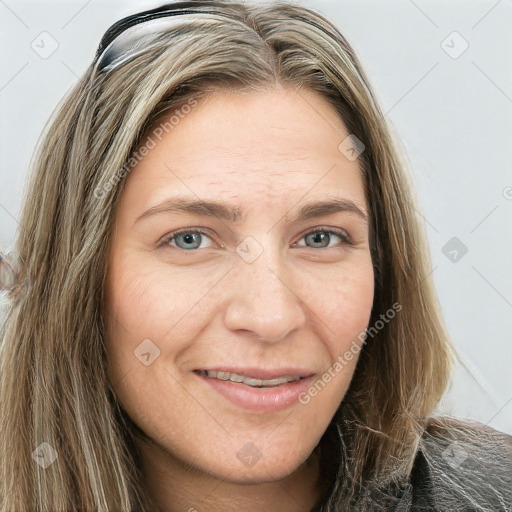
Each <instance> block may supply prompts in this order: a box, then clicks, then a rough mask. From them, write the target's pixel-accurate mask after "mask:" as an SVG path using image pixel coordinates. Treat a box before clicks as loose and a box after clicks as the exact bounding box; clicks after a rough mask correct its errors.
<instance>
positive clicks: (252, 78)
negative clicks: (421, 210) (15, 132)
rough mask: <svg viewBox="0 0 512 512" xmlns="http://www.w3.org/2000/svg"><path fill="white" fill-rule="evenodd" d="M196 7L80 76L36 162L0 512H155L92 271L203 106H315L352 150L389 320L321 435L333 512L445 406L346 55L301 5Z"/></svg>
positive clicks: (6, 391)
mask: <svg viewBox="0 0 512 512" xmlns="http://www.w3.org/2000/svg"><path fill="white" fill-rule="evenodd" d="M203 4H204V5H206V6H208V5H213V6H214V8H213V9H212V10H214V11H215V14H204V13H203V14H201V15H198V16H196V17H195V18H194V19H193V20H190V19H189V20H187V23H186V24H185V23H183V24H179V23H177V25H176V28H170V29H169V30H167V31H166V32H165V33H164V34H159V35H155V37H154V39H153V41H152V42H151V43H148V45H147V49H146V50H145V51H143V52H140V53H139V54H138V55H136V56H134V57H133V59H130V60H128V61H127V62H125V63H123V64H122V65H121V66H119V67H118V68H116V69H114V70H112V71H111V72H108V73H98V72H97V70H96V69H95V66H94V65H92V64H91V66H90V67H89V68H88V69H87V71H86V72H85V74H84V76H83V77H82V79H81V80H80V82H79V83H78V84H77V85H76V86H75V87H74V89H73V90H72V91H71V92H70V93H69V94H68V95H67V97H66V98H64V100H63V102H62V103H61V105H59V108H58V109H57V111H56V113H55V115H54V116H53V118H52V120H51V123H50V124H49V125H48V126H47V127H46V129H45V133H44V136H43V137H42V138H41V139H40V142H39V144H38V148H37V152H36V155H37V156H36V158H35V159H34V166H33V171H32V175H31V181H30V184H29V186H28V189H27V192H26V195H25V197H24V203H23V209H22V213H21V217H20V229H19V231H18V235H17V240H16V251H17V253H18V254H19V256H20V261H22V262H23V264H24V265H23V268H20V269H19V276H18V278H19V280H20V282H23V281H25V282H26V286H25V287H24V288H23V289H22V290H18V291H17V293H14V292H11V296H10V302H9V308H8V310H7V313H6V317H5V321H4V324H3V325H2V332H1V340H2V347H1V376H0V386H1V387H0V401H1V410H0V429H1V443H0V479H1V481H0V485H1V499H0V507H1V510H2V511H3V512H11V511H12V512H14V511H20V510H33V511H36V510H38V511H39V510H40V511H51V512H55V511H68V510H102V511H120V510H123V511H129V510H141V511H142V510H144V511H149V510H155V509H156V507H155V505H154V503H153V502H152V499H151V497H150V496H147V493H146V491H145V489H144V485H143V475H142V474H141V473H140V472H139V469H138V468H139V466H138V463H137V454H136V452H135V451H134V445H133V442H132V434H131V426H130V424H129V422H126V421H125V416H124V414H123V412H122V411H121V410H120V407H119V405H118V403H117V401H116V399H115V394H114V393H113V390H112V387H111V384H110V383H109V381H108V379H107V374H106V361H107V358H106V357H107V356H106V351H105V344H104V338H103V337H104V323H103V320H102V315H103V314H104V313H103V311H104V309H103V305H104V303H103V285H104V279H105V272H106V265H105V264H106V254H107V250H108V244H109V239H110V233H111V228H112V225H113V217H114V214H115V205H116V202H117V200H118V198H119V195H120V193H121V191H122V188H123V183H124V180H122V179H121V180H120V179H118V177H119V170H120V169H123V167H124V165H125V163H126V162H127V160H128V159H129V158H130V155H131V154H132V153H133V151H134V150H136V149H137V147H138V146H139V145H140V142H141V140H142V137H143V135H144V134H145V133H147V131H148V129H149V128H150V127H151V126H153V125H154V124H155V123H156V122H157V120H158V119H161V118H162V116H163V115H164V114H165V113H167V112H171V111H173V110H175V109H176V108H178V107H179V106H180V105H183V104H184V103H185V102H186V101H187V100H189V99H190V98H192V97H195V98H200V97H201V96H204V95H206V94H209V93H210V92H211V91H214V90H223V89H225V88H229V89H231V90H245V91H249V92H250V91H251V90H265V89H269V88H271V87H274V86H276V85H287V86H292V87H295V88H296V90H297V91H298V92H299V93H300V89H301V88H309V89H312V90H314V91H317V92H318V93H320V94H321V95H322V96H323V97H324V98H325V99H326V100H328V101H329V102H330V104H332V106H333V107H334V108H335V109H336V111H337V112H339V115H340V116H341V118H342V119H343V121H344V123H345V125H346V126H347V129H348V131H349V133H351V134H354V135H356V136H357V138H358V139H360V140H361V141H363V143H364V144H365V150H364V152H363V153H362V154H361V155H360V157H359V162H360V166H361V171H362V174H363V176H364V183H365V190H366V195H367V201H368V204H369V207H370V217H371V220H370V225H371V232H370V234H371V253H372V260H373V264H374V268H375V299H374V305H373V310H372V316H371V319H370V325H374V324H375V322H377V321H378V320H379V318H380V315H381V314H382V313H384V312H386V311H387V310H388V309H389V308H390V307H391V305H392V304H394V303H399V304H400V305H401V306H402V307H401V310H400V312H399V313H397V314H396V316H395V318H394V319H393V320H392V321H390V322H388V323H386V324H385V326H384V327H383V328H382V329H379V330H378V332H377V333H376V334H375V336H373V337H372V339H371V340H370V341H368V342H367V343H366V344H365V345H364V348H363V350H362V352H361V354H360V359H359V361H358V365H357V368H356V372H355V374H354V377H353V381H352V383H351V386H350V389H349V390H348V392H347V394H346V396H345V398H344V400H343V401H342V403H341V405H340V408H339V410H338V411H337V413H336V415H335V416H334V418H333V420H332V422H331V425H330V427H329V429H328V430H329V432H330V433H331V434H332V433H334V434H335V438H336V439H338V440H339V441H340V442H341V444H340V446H341V451H342V452H343V457H342V460H341V462H342V464H341V465H340V467H339V472H340V473H339V474H340V475H341V474H343V478H341V479H340V482H338V484H337V485H336V487H335V488H333V490H332V494H331V495H330V499H329V506H332V507H334V508H333V510H338V508H337V507H342V503H345V504H346V507H345V508H343V510H346V509H348V504H350V503H356V502H357V499H358V498H357V497H358V495H360V494H361V493H362V490H363V489H367V488H369V487H371V486H376V487H381V486H383V485H384V486H385V485H387V484H388V483H391V482H396V481H397V480H400V479H403V478H407V476H408V474H409V472H410V469H411V464H412V461H413V460H414V456H415V453H416V450H417V446H418V443H419V440H420V438H421V435H422V432H423V430H424V429H425V427H426V425H427V423H428V417H429V415H430V414H431V413H432V411H433V410H434V408H435V406H436V404H437V403H438V401H439V399H440V397H441V395H442V394H443V391H444V390H445V387H446V384H447V381H448V378H449V369H450V364H451V345H450V343H449V341H448V337H447V334H446V332H445V328H444V326H443V321H442V316H441V314H440V308H439V304H438V300H437V297H436V294H435V291H434V287H433V282H432V279H431V276H430V272H431V268H430V261H429V251H428V247H427V245H426V236H425V232H424V228H423V225H422V224H421V223H420V222H419V220H418V217H417V209H418V205H417V201H416V199H415V197H414V195H413V192H412V189H411V186H410V184H409V180H408V178H407V176H408V175H407V172H406V171H405V169H406V161H405V160H404V158H403V157H402V156H401V154H402V150H401V149H400V147H399V146H398V145H397V143H396V141H394V137H393V135H392V131H391V129H390V127H389V125H388V123H387V121H386V120H385V118H384V115H383V113H382V111H381V109H380V107H379V105H378V104H377V102H376V99H375V96H374V93H373V92H372V89H371V87H370V84H369V82H368V79H367V78H366V76H365V73H364V71H363V69H362V68H361V65H360V63H359V61H358V58H357V56H356V55H355V52H354V50H353V49H352V48H351V46H350V45H349V43H348V42H347V41H346V39H345V38H344V36H343V35H342V34H341V33H340V32H339V31H338V29H337V28H336V27H335V26H334V25H333V24H332V23H331V22H329V21H328V20H326V19H325V18H324V17H323V16H322V15H320V14H318V13H316V12H315V11H313V10H311V9H308V8H306V7H303V6H300V5H296V4H292V3H289V2H274V3H268V4H263V3H255V4H254V5H252V4H245V3H242V2H239V1H235V0H234V1H230V0H223V1H218V2H214V3H212V2H201V1H195V2H190V8H191V9H194V8H197V7H199V6H203ZM203 10H204V8H203ZM340 142H341V141H340ZM113 184H114V185H115V186H114V185H113ZM98 190H101V191H102V193H100V194H99V193H97V191H98ZM326 439H327V435H326ZM329 439H332V437H330V438H329ZM329 442H330V441H329ZM41 443H48V445H49V447H48V446H47V445H44V447H46V448H44V449H50V448H51V449H52V450H53V452H51V453H53V454H54V455H56V457H57V458H56V459H55V461H54V462H53V463H52V464H51V465H49V466H48V467H47V468H43V467H42V466H41V465H40V464H37V463H36V458H37V455H36V456H34V451H35V450H36V449H38V450H41V449H43V448H41ZM327 449H328V446H327ZM38 453H39V452H38ZM340 510H341V508H340Z"/></svg>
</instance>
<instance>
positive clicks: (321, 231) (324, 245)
mask: <svg viewBox="0 0 512 512" xmlns="http://www.w3.org/2000/svg"><path fill="white" fill-rule="evenodd" d="M333 235H334V236H335V237H338V238H340V239H341V241H342V243H344V244H348V245H354V244H353V242H352V240H351V239H350V238H349V236H348V234H347V233H346V232H345V231H343V230H337V229H336V230H333V229H327V228H315V229H313V230H312V231H310V232H309V233H307V234H306V235H305V236H303V237H302V238H303V239H305V240H308V241H309V242H310V243H312V244H313V246H306V247H310V248H311V249H330V248H331V247H332V246H331V247H329V243H330V242H331V240H332V236H333ZM301 240H302V239H301ZM299 247H304V246H303V245H300V246H299Z"/></svg>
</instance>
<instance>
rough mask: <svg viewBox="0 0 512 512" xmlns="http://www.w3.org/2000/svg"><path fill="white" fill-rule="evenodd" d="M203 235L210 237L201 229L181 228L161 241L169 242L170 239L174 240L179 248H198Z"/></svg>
mask: <svg viewBox="0 0 512 512" xmlns="http://www.w3.org/2000/svg"><path fill="white" fill-rule="evenodd" d="M203 236H206V237H207V238H210V237H209V236H208V235H207V234H206V233H205V232H204V231H201V230H192V229H182V230H180V231H175V232H174V233H171V235H170V236H169V237H167V238H166V239H165V240H164V241H163V244H164V245H165V244H169V243H170V242H171V240H175V241H176V245H177V246H178V248H179V249H184V250H190V249H200V248H201V241H202V238H203Z"/></svg>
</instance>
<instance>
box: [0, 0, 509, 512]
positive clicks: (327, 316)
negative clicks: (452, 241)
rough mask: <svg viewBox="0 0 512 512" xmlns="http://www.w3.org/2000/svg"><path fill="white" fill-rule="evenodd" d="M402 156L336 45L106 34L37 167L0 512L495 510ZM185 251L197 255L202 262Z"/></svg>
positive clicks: (19, 298) (242, 18) (236, 22)
mask: <svg viewBox="0 0 512 512" xmlns="http://www.w3.org/2000/svg"><path fill="white" fill-rule="evenodd" d="M399 155H400V152H399V150H398V148H397V147H396V146H395V143H394V142H393V140H392V137H391V135H390V131H389V128H388V126H387V125H386V122H385V120H384V118H383V115H382V112H381V110H380V108H379V106H378V105H377V103H376V102H375V99H374V97H373V93H372V90H371V88H370V86H369V84H368V80H367V79H366V77H365V74H364V72H363V70H362V68H361V65H360V64H359V61H358V59H357V57H356V56H355V54H354V52H353V50H352V48H351V47H350V46H349V44H348V43H347V41H346V40H345V39H344V37H343V36H342V35H341V34H340V33H339V31H338V29H337V28H336V27H334V26H333V25H332V24H331V23H330V22H329V21H328V20H326V19H325V18H324V17H322V16H321V15H319V14H317V13H315V12H314V11H312V10H309V9H307V8H304V7H301V6H299V5H294V4H290V3H283V2H280V3H274V4H268V5H264V4H254V5H250V4H243V3H239V2H237V1H215V2H213V1H193V2H192V1H190V2H178V3H174V4H167V5H165V6H162V7H161V8H158V9H154V10H151V11H145V12H143V13H138V14H136V15H133V16H131V17H128V18H125V19H123V20H120V21H119V22H117V23H116V24H114V25H113V26H112V27H111V28H110V29H109V30H108V31H107V32H106V34H105V35H104V37H103V39H102V41H101V43H100V46H99V49H98V52H97V54H96V57H95V59H94V62H93V63H92V64H91V66H90V67H89V69H88V70H87V72H86V73H85V75H84V77H83V79H82V80H81V82H80V83H79V84H78V85H77V86H76V88H75V89H74V90H73V91H72V92H71V93H70V95H69V96H68V97H67V98H66V99H65V101H64V103H63V104H62V105H61V107H60V108H59V111H58V113H57V115H56V116H55V118H54V119H53V123H52V124H51V126H50V127H49V129H48V131H47V133H46V134H45V137H44V139H43V140H42V142H41V146H40V148H39V157H38V161H37V165H36V168H35V172H34V174H33V178H32V181H31V183H30V186H29V190H28V196H27V197H26V198H25V205H24V210H23V212H22V216H21V219H20V224H21V226H22V227H21V229H20V231H19V235H18V240H17V250H18V252H19V256H20V261H22V262H23V263H24V269H22V268H19V269H18V273H19V275H18V276H17V279H18V280H19V282H24V285H23V286H20V287H18V288H17V289H14V290H13V291H12V292H11V296H12V301H11V305H10V309H9V311H8V314H7V318H6V321H5V324H4V326H3V336H2V340H3V344H2V360H1V364H2V367H1V371H2V373H1V390H0V392H1V400H2V409H1V431H2V438H1V448H0V466H1V473H0V474H1V482H2V487H1V489H2V490H1V509H2V511H5V512H7V511H14V510H51V511H57V510H105V511H107V510H108V511H118V510H126V511H129V510H130V511H131V510H140V511H142V510H144V511H152V510H161V511H177V510H189V511H193V510H197V511H209V510H235V509H236V510H251V511H260V510H261V511H263V510H264V511H267V512H268V511H278V510H279V511H280V512H287V511H297V510H304V511H309V510H317V511H319V510H322V511H334V510H336V511H338V510H408V509H411V510H456V509H459V510H462V509H463V510H507V509H508V508H510V506H511V505H512V498H511V488H512V487H511V478H512V476H511V475H512V472H511V468H512V466H511V459H512V455H511V448H510V437H509V436H505V435H504V434H501V433H499V432H496V431H494V430H492V429H489V428H484V427H483V426H479V425H470V424H467V423H462V422H458V421H455V420H450V419H441V418H437V419H436V418H433V417H432V413H433V411H434V409H435V407H436V405H437V403H438V401H439V399H440V397H441V395H442V394H443V392H444V390H445V387H446V385H447V382H448V379H449V370H450V364H451V359H452V354H453V350H452V347H451V345H450V343H449V341H448V337H447V334H446V331H445V328H444V326H443V321H442V316H441V314H440V311H439V305H438V302H437V298H436V295H435V292H434V288H433V284H432V280H431V277H430V265H429V260H428V248H427V246H426V243H425V235H424V232H423V227H422V226H421V225H419V224H418V220H417V217H416V215H415V210H414V207H415V201H414V199H413V195H412V192H411V188H410V186H409V184H408V181H407V174H406V172H405V168H404V167H405V166H404V164H403V162H402V161H401V159H400V157H399ZM195 244H197V245H195Z"/></svg>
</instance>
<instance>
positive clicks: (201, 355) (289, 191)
mask: <svg viewBox="0 0 512 512" xmlns="http://www.w3.org/2000/svg"><path fill="white" fill-rule="evenodd" d="M347 135H348V133H347V131H346V128H345V126H344V124H343V122H342V121H341V119H340V118H339V116H338V115H337V113H336V112H335V110H334V109H333V108H332V106H330V105H329V104H328V103H327V102H326V100H324V99H323V97H322V96H320V95H319V94H318V93H316V92H314V91H309V90H304V89H303V90H301V91H300V93H299V92H297V91H296V90H295V89H293V88H286V87H281V88H277V89H271V90H269V91H264V92H251V93H246V94H239V93H236V92H233V91H225V92H217V93H214V94H210V95H209V96H208V97H206V98H205V99H203V100H201V102H199V103H198V104H197V106H195V107H194V108H193V109H192V110H191V112H190V113H188V114H187V115H186V116H184V117H183V119H181V120H180V122H179V124H177V125H175V126H174V128H173V129H172V130H170V131H169V133H164V136H163V137H162V140H161V141H160V142H158V144H157V145H156V147H154V148H153V149H152V150H151V151H150V152H149V153H148V154H147V155H146V156H145V157H144V159H143V160H142V161H141V162H140V163H139V164H138V165H137V166H136V167H135V168H134V169H133V170H132V171H131V172H130V174H129V175H128V177H127V178H126V183H125V188H124V189H123V192H122V194H121V198H120V202H119V204H118V208H117V211H116V217H115V226H114V231H113V236H112V240H111V246H110V252H109V256H108V269H107V286H106V298H107V301H106V304H107V315H105V316H106V324H107V336H106V338H107V339H106V342H107V352H108V359H109V378H110V379H111V382H112V385H113V387H114V390H115V392H116V394H117V396H118V399H119V401H120V403H121V405H122V407H123V408H124V409H125V411H126V412H127V413H128V415H129V416H130V418H131V419H132V420H133V421H134V422H135V423H136V425H137V426H138V427H139V428H140V429H141V430H142V431H143V432H144V434H145V436H146V437H140V439H138V441H137V443H138V445H137V446H138V448H139V449H140V453H141V454H142V455H141V458H142V468H143V471H144V474H145V477H146V480H147V482H146V483H147V488H148V489H149V490H150V492H151V494H152V496H154V498H155V500H156V501H157V503H158V506H159V507H160V508H161V510H163V511H166V512H167V511H168V512H174V511H184V510H189V511H191V512H192V511H193V510H194V509H196V510H197V511H200V512H208V511H218V510H224V511H231V510H233V511H235V510H236V511H239V510H252V511H254V512H259V511H265V512H273V511H276V512H277V511H279V512H287V511H290V512H291V511H293V512H297V511H298V510H304V511H307V510H310V509H311V508H312V507H313V505H314V504H315V503H316V502H317V500H318V499H319V498H320V496H322V494H323V493H324V492H325V491H326V483H325V481H322V480H321V479H320V478H319V463H318V461H317V460H316V459H315V458H314V457H312V456H311V454H312V452H313V450H314V448H315V447H316V446H317V444H318V443H319V441H320V439H321V437H322V435H323V434H324V432H325V430H326V428H327V426H328V425H329V422H330V421H331V419H332V417H333V415H334V413H335V411H336V409H337V408H338V406H339V404H340V402H341V400H342V399H343V396H344V395H345V393H346V391H347V388H348V386H349V383H350V380H351V378H352V375H353V373H354V369H355V365H356V362H357V355H356V356H355V357H354V358H353V359H352V360H351V361H349V362H348V363H347V364H346V365H345V366H344V367H343V369H342V370H341V371H339V372H337V373H336V376H335V377H334V378H333V379H332V380H331V382H329V383H328V385H327V386H325V388H324V389H322V391H321V392H319V393H318V395H317V396H315V397H314V398H312V399H311V400H310V401H309V403H307V404H302V403H299V402H298V401H297V402H295V403H294V404H292V405H291V406H290V407H288V408H286V409H284V410H280V411H276V412H262V411H252V410H249V409H246V408H241V407H239V406H236V405H234V404H233V403H231V402H230V401H228V400H227V399H226V398H224V397H223V396H222V395H220V394H218V393H217V392H216V391H215V390H214V389H213V388H211V387H210V386H209V385H207V384H205V383H204V382H203V381H202V380H201V379H200V378H198V377H197V376H196V375H195V374H194V373H193V372H192V370H193V369H195V368H198V367H200V368H209V367H212V366H214V365H222V364H232V365H239V366H258V367H264V368H268V367H279V366H281V367H283V366H289V365H294V366H301V367H305V368H308V369H310V370H311V371H312V372H313V373H315V374H316V377H315V378H317V377H318V378H320V377H321V376H322V374H323V373H324V372H326V371H327V369H328V368H329V367H331V366H332V364H333V363H334V361H335V360H336V358H337V357H338V356H339V355H340V354H343V353H344V352H346V351H347V350H348V349H349V348H350V346H351V344H352V343H353V341H354V340H355V339H356V338H357V336H358V335H359V334H360V333H361V332H362V331H364V329H365V328H366V327H367V325H368V322H369V318H370V313H371V308H372V302H373V293H374V276H373V268H372V261H371V256H370V248H369V240H368V225H367V223H366V222H365V220H364V219H363V218H362V217H360V216H358V215H357V214H355V213H353V212H348V211H342V212H336V213H331V214H328V215H324V216H321V217H318V218H312V219H309V220H306V221H302V222H300V223H298V222H296V221H295V220H294V218H295V214H296V212H297V209H298V208H299V207H300V206H302V205H304V204H305V203H309V202H312V201H319V200H322V199H325V198H326V197H327V196H329V197H333V196H335V197H338V198H344V199H348V200H350V201H352V202H353V203H354V204H355V205H357V206H358V207H359V208H360V209H361V210H362V211H363V213H365V214H367V213H368V205H367V204H366V200H365V194H364V185H363V180H362V176H361V172H360V169H359V165H358V161H357V160H354V161H352V160H350V159H348V158H346V157H345V155H344V154H343V153H342V152H340V151H339V150H338V146H339V144H340V142H342V141H343V140H344V139H345V137H347ZM178 194H179V195H182V196H187V197H189V198H191V199H198V198H200V199H213V200H222V201H225V202H229V203H233V204H235V205H237V206H238V207H239V208H240V209H241V210H242V211H243V212H244V214H245V215H246V217H245V218H244V219H243V220H241V221H238V222H230V221H227V220H219V219H216V218H213V217H209V216H205V215H198V214H192V213H188V212H187V213H173V212H168V213H160V214H155V215H151V216H147V217H145V218H143V219H140V220H138V221H137V218H138V217H139V216H140V215H141V214H143V213H144V212H145V211H146V210H148V209H149V208H151V207H153V206H155V205H157V204H159V203H161V202H162V201H164V200H166V199H168V198H172V197H174V196H176V195H178ZM315 227H325V228H333V229H339V230H344V231H345V232H346V233H348V235H349V236H350V238H351V239H352V241H353V243H354V244H353V245H349V244H347V243H345V242H344V241H343V240H342V239H341V238H339V237H338V236H337V235H336V234H331V235H330V239H329V235H325V234H324V237H325V238H326V240H324V241H323V242H322V241H320V242H319V243H318V244H317V245H315V241H314V239H313V240H312V239H311V236H313V235H311V236H309V237H307V236H306V235H308V234H309V233H310V232H311V229H313V228H315ZM181 228H190V229H191V230H194V229H197V228H204V229H205V230H207V231H208V234H207V235H206V236H204V235H199V237H201V240H199V241H197V243H196V245H194V241H193V240H192V242H191V241H190V238H189V239H188V242H186V241H184V240H183V237H181V238H180V237H177V238H174V239H172V238H171V239H170V240H168V241H167V242H166V243H164V244H162V245H159V242H161V241H162V240H163V239H164V237H165V235H169V234H171V233H172V232H173V231H175V230H177V229H181ZM249 236H250V237H252V238H253V239H254V240H256V241H257V243H258V244H259V245H260V247H261V251H262V252H261V254H260V255H259V256H258V257H257V258H256V259H255V260H254V261H252V262H251V263H248V262H247V261H246V260H245V259H244V258H242V257H241V256H240V255H239V253H237V250H236V249H237V247H238V246H239V245H240V244H241V243H242V241H243V240H244V239H245V238H246V237H249ZM164 241H165V240H164ZM178 244H179V245H178ZM191 246H192V247H193V248H189V247H191ZM183 247H185V248H183ZM195 247H199V248H195ZM255 247H257V246H253V248H252V249H250V250H251V251H254V250H256V249H255ZM145 339H150V340H151V342H152V343H153V344H154V346H156V347H158V349H159V350H160V354H159V356H158V357H157V358H156V359H154V361H153V362H152V363H151V364H149V365H147V366H146V365H145V364H142V363H141V361H140V360H139V358H137V357H135V355H134V350H136V349H137V347H138V346H139V345H140V344H141V342H142V341H143V340H145ZM359 345H360V343H359ZM151 350H153V349H151ZM151 357H152V356H151ZM146 359H147V358H146ZM247 443H252V445H249V446H251V447H252V446H253V445H254V447H256V449H257V450H258V452H259V454H260V455H261V458H260V460H259V461H258V462H257V463H256V464H254V465H252V466H251V467H249V465H247V464H244V463H243V462H242V461H241V459H240V458H239V457H237V453H239V451H240V450H241V449H242V448H243V447H244V446H245V445H246V444H247ZM253 449H254V448H253Z"/></svg>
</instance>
